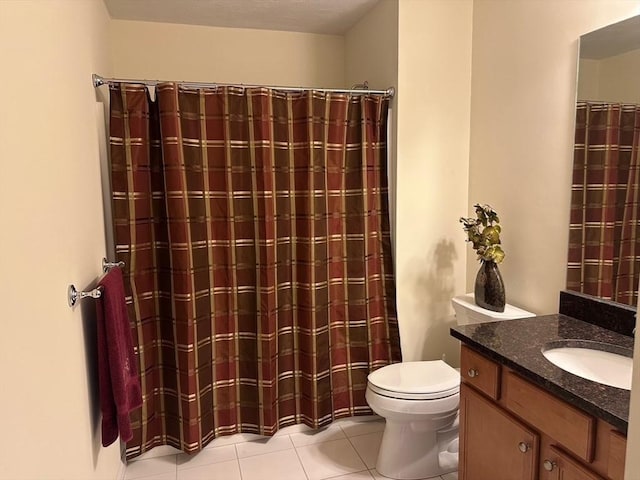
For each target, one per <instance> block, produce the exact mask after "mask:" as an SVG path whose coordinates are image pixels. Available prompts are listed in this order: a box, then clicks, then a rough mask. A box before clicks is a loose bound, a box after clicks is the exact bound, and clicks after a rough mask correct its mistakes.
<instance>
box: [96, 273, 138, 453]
mask: <svg viewBox="0 0 640 480" xmlns="http://www.w3.org/2000/svg"><path fill="white" fill-rule="evenodd" d="M99 286H101V287H102V295H101V296H100V298H98V299H97V302H96V307H97V320H98V380H99V385H100V409H101V411H102V445H103V446H105V447H106V446H108V445H111V444H112V443H113V442H115V441H116V439H117V438H118V435H120V438H121V439H122V441H123V442H127V441H129V440H131V439H132V438H133V431H132V430H131V421H130V419H129V413H130V412H131V411H133V410H135V409H136V408H138V407H140V406H141V405H142V393H141V389H140V378H139V377H138V372H137V368H136V358H135V354H134V352H133V342H132V340H131V327H130V326H129V316H128V315H127V306H126V303H125V297H124V282H123V279H122V271H121V270H120V269H119V268H117V267H116V268H113V269H111V270H110V271H109V273H107V274H106V275H105V276H104V278H103V279H102V280H101V281H100V282H99Z"/></svg>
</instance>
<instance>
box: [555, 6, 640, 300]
mask: <svg viewBox="0 0 640 480" xmlns="http://www.w3.org/2000/svg"><path fill="white" fill-rule="evenodd" d="M579 57H580V63H579V67H578V88H577V91H578V95H577V96H578V98H577V100H578V101H577V105H576V131H575V134H576V136H575V146H574V158H573V182H572V191H571V219H570V229H569V259H568V268H567V289H568V290H573V291H578V292H582V293H587V294H590V295H595V296H597V297H600V298H604V299H607V300H613V301H616V302H620V303H624V304H627V305H632V306H634V307H635V306H636V305H637V301H638V297H637V292H638V281H639V279H640V145H639V142H640V15H639V16H636V17H632V18H630V19H628V20H624V21H622V22H619V23H616V24H613V25H610V26H607V27H605V28H601V29H599V30H596V31H594V32H591V33H588V34H586V35H583V36H582V37H580V56H579Z"/></svg>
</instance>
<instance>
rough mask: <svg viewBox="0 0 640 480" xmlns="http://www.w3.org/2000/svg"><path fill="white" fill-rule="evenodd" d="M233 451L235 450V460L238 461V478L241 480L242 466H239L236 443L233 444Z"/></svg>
mask: <svg viewBox="0 0 640 480" xmlns="http://www.w3.org/2000/svg"><path fill="white" fill-rule="evenodd" d="M233 451H234V452H236V462H237V463H238V473H239V474H240V480H242V467H241V466H240V455H238V444H237V443H234V444H233Z"/></svg>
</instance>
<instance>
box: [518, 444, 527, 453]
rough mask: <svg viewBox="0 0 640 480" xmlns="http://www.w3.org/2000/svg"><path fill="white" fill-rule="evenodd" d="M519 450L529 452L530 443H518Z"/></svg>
mask: <svg viewBox="0 0 640 480" xmlns="http://www.w3.org/2000/svg"><path fill="white" fill-rule="evenodd" d="M518 450H520V451H521V452H522V453H527V452H528V451H529V445H528V444H526V443H524V442H520V443H519V444H518Z"/></svg>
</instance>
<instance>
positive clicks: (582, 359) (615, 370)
mask: <svg viewBox="0 0 640 480" xmlns="http://www.w3.org/2000/svg"><path fill="white" fill-rule="evenodd" d="M542 355H544V356H545V358H546V359H547V360H549V361H550V362H551V363H553V364H554V365H556V366H558V367H560V368H561V369H563V370H565V371H567V372H569V373H573V374H574V375H577V376H578V377H582V378H586V379H587V380H591V381H594V382H598V383H602V384H604V385H609V386H611V387H617V388H623V389H625V390H631V372H632V367H633V358H632V356H633V353H632V351H631V350H629V349H626V348H623V347H619V346H618V345H612V344H609V343H601V342H592V341H586V340H563V341H558V342H550V343H548V344H547V345H545V346H544V347H543V349H542Z"/></svg>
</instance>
